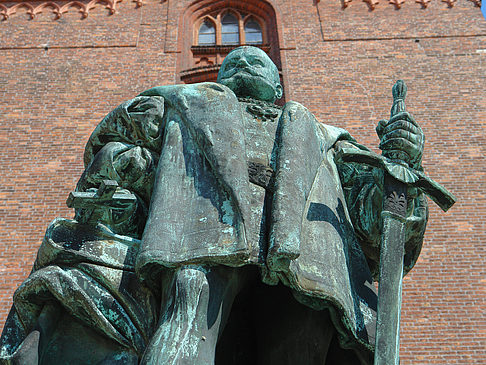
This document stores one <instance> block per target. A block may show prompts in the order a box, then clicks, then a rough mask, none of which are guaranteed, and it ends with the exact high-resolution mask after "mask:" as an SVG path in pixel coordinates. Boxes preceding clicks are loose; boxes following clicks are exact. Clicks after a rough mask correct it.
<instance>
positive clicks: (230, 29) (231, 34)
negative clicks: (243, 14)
mask: <svg viewBox="0 0 486 365" xmlns="http://www.w3.org/2000/svg"><path fill="white" fill-rule="evenodd" d="M221 43H222V44H239V43H240V29H239V26H238V19H237V18H236V17H235V16H234V15H233V14H231V13H227V14H225V15H224V16H223V19H222V21H221Z"/></svg>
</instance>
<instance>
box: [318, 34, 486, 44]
mask: <svg viewBox="0 0 486 365" xmlns="http://www.w3.org/2000/svg"><path fill="white" fill-rule="evenodd" d="M472 37H486V34H464V35H432V36H417V37H411V36H407V37H373V38H336V39H323V40H322V42H361V41H392V40H395V39H398V40H402V39H403V40H408V39H444V38H472Z"/></svg>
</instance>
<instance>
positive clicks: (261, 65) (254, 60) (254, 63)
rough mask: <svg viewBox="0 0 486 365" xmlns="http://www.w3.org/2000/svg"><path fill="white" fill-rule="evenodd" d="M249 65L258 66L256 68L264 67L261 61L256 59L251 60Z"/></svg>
mask: <svg viewBox="0 0 486 365" xmlns="http://www.w3.org/2000/svg"><path fill="white" fill-rule="evenodd" d="M251 64H252V65H253V66H258V67H263V66H265V65H264V64H263V61H261V60H259V59H258V58H255V59H253V60H252V61H251Z"/></svg>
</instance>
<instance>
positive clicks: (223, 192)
mask: <svg viewBox="0 0 486 365" xmlns="http://www.w3.org/2000/svg"><path fill="white" fill-rule="evenodd" d="M147 99H148V102H147ZM150 101H152V104H151V102H150ZM154 105H155V107H154ZM244 112H245V111H244V109H243V106H242V103H240V102H239V101H238V99H237V98H236V96H235V94H234V93H233V92H232V91H231V90H230V89H228V88H227V87H225V86H223V85H220V84H215V83H202V84H194V85H176V86H164V87H156V88H153V89H150V90H147V91H146V92H144V93H142V94H141V95H140V96H138V97H137V98H135V99H133V100H131V101H129V102H126V103H123V104H122V105H121V106H119V107H118V108H117V109H115V110H114V111H113V112H112V113H110V114H109V115H108V116H107V117H106V118H105V119H104V120H103V121H102V122H101V123H100V125H99V126H98V127H97V128H96V130H95V131H94V132H93V134H92V136H91V137H90V140H89V142H88V144H87V147H86V151H85V163H86V165H87V171H89V168H90V166H92V165H93V164H94V161H95V160H96V156H97V154H98V156H100V155H101V154H102V153H100V151H102V150H103V148H110V147H109V146H108V144H110V143H112V142H113V143H115V144H118V145H116V146H115V147H113V149H112V150H113V151H115V150H121V149H125V148H126V149H133V150H134V149H137V151H142V152H143V153H144V154H145V155H151V156H153V160H154V161H155V163H157V165H156V166H157V167H156V174H155V178H153V171H151V172H150V174H149V173H146V174H141V176H140V177H139V176H135V177H131V178H130V181H131V183H124V182H123V181H121V180H120V181H119V183H120V185H121V186H122V187H123V188H125V189H128V190H131V191H134V192H135V193H136V194H137V196H138V197H139V198H141V199H142V200H144V199H145V201H144V203H145V204H147V203H149V202H148V201H146V200H147V199H150V208H149V212H148V218H147V221H146V224H145V229H144V232H143V236H142V237H141V242H140V248H138V243H137V250H138V253H134V254H131V255H130V260H132V259H133V260H134V261H135V265H134V268H135V272H136V274H137V276H138V279H139V280H140V281H142V282H143V283H144V284H145V285H146V286H147V287H149V288H151V289H152V290H153V291H154V292H157V290H159V289H160V283H161V281H162V276H163V275H164V273H165V272H166V271H167V270H171V269H174V268H177V267H180V266H181V265H184V264H198V265H199V264H200V265H226V266H233V267H240V266H244V265H257V266H259V267H260V268H261V272H262V280H263V281H264V282H266V283H267V284H270V285H275V284H277V283H278V282H279V281H280V282H282V283H283V284H284V285H287V286H288V287H289V288H291V290H292V292H293V294H294V296H295V298H296V299H297V300H299V301H300V302H302V303H303V304H305V305H308V306H310V307H312V308H314V309H317V310H322V309H329V311H330V313H331V316H332V318H333V323H334V326H335V327H336V329H337V330H338V332H339V335H340V336H339V340H340V344H341V346H342V347H343V348H353V349H355V350H356V351H357V352H358V353H359V354H360V359H361V361H362V362H363V363H364V364H367V363H369V362H370V361H371V359H372V352H373V347H374V328H375V317H376V304H377V303H376V300H377V299H376V293H375V289H374V286H373V284H372V282H373V277H372V272H371V271H370V268H371V269H372V271H373V274H374V275H375V277H376V270H375V269H376V262H377V257H379V254H378V246H379V224H380V220H379V216H380V211H381V192H380V191H379V189H378V188H377V186H376V184H375V183H374V181H373V174H372V173H371V171H370V170H369V169H367V168H362V167H360V166H354V165H353V164H346V165H336V163H335V161H334V154H335V151H336V149H337V148H339V145H342V144H346V146H347V147H349V146H351V147H353V148H364V147H362V146H360V145H358V144H357V143H356V142H355V141H354V140H353V139H352V137H351V136H350V135H349V134H348V133H347V132H346V131H344V130H342V129H339V128H335V127H331V126H327V125H324V124H320V123H318V122H317V121H316V119H315V118H314V116H313V115H312V114H311V113H310V112H309V111H308V110H307V109H306V108H305V107H303V106H302V105H300V104H298V103H295V102H289V103H287V104H286V105H285V106H284V107H283V110H282V112H281V115H280V118H279V119H278V124H276V127H275V131H276V134H275V136H274V138H273V139H272V144H273V146H271V148H272V147H273V151H272V153H271V161H270V167H271V168H272V169H273V170H274V174H273V176H272V179H271V181H270V184H269V186H268V187H267V189H266V192H265V190H262V191H263V193H261V194H260V195H258V194H257V195H256V196H257V197H258V199H255V193H254V192H255V191H256V190H255V189H256V187H255V186H253V185H252V183H250V181H249V180H250V177H249V172H248V155H249V154H248V151H247V143H246V139H247V138H249V137H248V135H247V133H246V131H245V125H244V123H243V120H244V115H243V114H244ZM120 143H121V144H123V146H125V147H123V148H121V147H120V145H119V144H120ZM113 145H114V144H113ZM110 151H111V150H110ZM103 153H104V154H105V155H110V153H106V151H105V152H103ZM137 153H138V152H137ZM113 154H114V152H113V153H111V157H110V158H111V159H113V158H114V157H113ZM110 163H111V162H110ZM100 165H101V164H100ZM108 170H110V169H108ZM113 170H114V169H113V168H111V170H110V171H108V172H103V173H100V176H101V175H103V174H105V175H107V176H109V178H113V179H115V180H117V179H121V178H120V174H117V173H114V172H113ZM100 178H101V177H100ZM105 178H106V177H105ZM85 180H87V178H86V179H85ZM152 180H153V188H152V186H151V181H152ZM133 181H136V182H137V187H136V188H134V187H131V186H130V184H132V185H133ZM149 182H150V183H149ZM85 185H86V184H85ZM85 185H83V184H82V183H80V184H79V185H78V188H79V187H81V188H83V189H84V188H86V186H87V185H86V186H85ZM93 186H94V185H93ZM150 189H151V192H150ZM261 189H263V188H261ZM262 197H263V198H262ZM414 199H415V200H414V204H411V206H415V210H413V211H411V212H410V214H409V219H408V220H409V229H408V232H409V233H408V236H407V245H406V256H405V268H406V270H407V271H408V270H410V269H411V267H412V266H413V264H414V263H415V260H416V259H417V257H418V254H419V252H420V247H421V244H422V238H423V233H424V230H425V221H426V203H425V199H424V198H423V196H418V197H415V198H414ZM264 205H265V206H264ZM348 208H349V209H350V210H349V211H348ZM424 212H425V213H424ZM353 224H354V226H353ZM120 226H123V225H120ZM411 232H414V233H411ZM117 233H118V236H117V235H115V236H117V237H119V238H120V235H123V232H117ZM46 237H47V235H46ZM139 238H140V237H139ZM122 241H123V239H122ZM137 242H138V241H137ZM100 244H103V243H102V240H101V239H100ZM365 253H366V255H365ZM74 257H77V258H78V261H79V263H78V264H80V263H84V262H86V261H89V260H86V259H85V258H83V257H81V256H80V254H74ZM38 260H39V258H38ZM107 260H108V261H107V262H108V266H109V263H110V260H109V259H108V258H107ZM58 262H59V259H57V258H52V260H51V261H46V262H45V264H44V267H47V268H49V267H51V266H49V265H58ZM130 263H133V262H132V261H130ZM104 265H105V266H106V265H107V264H106V262H105V263H104ZM121 269H122V270H125V271H123V272H131V270H133V266H130V267H125V268H121ZM85 271H86V270H85ZM86 272H87V274H86V275H88V276H89V275H91V274H90V273H89V272H88V271H86ZM34 274H35V272H34ZM28 280H29V279H28ZM28 280H27V281H28ZM105 282H106V280H105ZM102 285H105V287H107V286H109V285H106V284H102ZM80 290H81V291H82V289H80ZM19 291H24V294H23V297H25V298H27V297H28V295H27V294H28V290H27V289H26V286H25V285H24V286H23V289H22V287H21V288H20V289H19ZM108 292H109V290H108ZM26 293H27V294H26ZM111 295H114V294H111ZM19 297H20V296H19ZM58 299H59V298H58ZM149 299H150V298H149ZM149 299H147V300H149ZM59 300H61V299H59ZM150 300H152V299H150ZM147 303H148V302H147ZM23 308H24V309H25V311H26V312H29V310H30V309H29V308H27V307H25V306H24V307H23ZM17 310H18V308H17ZM101 312H102V311H101ZM35 313H37V312H35V311H34V312H32V311H31V313H30V314H28V315H30V316H35ZM149 313H150V314H152V310H151V309H150V310H149ZM74 315H76V314H74ZM96 315H98V316H101V317H102V318H101V322H102V323H106V321H105V319H106V317H109V316H106V315H105V314H103V313H99V312H96ZM78 317H79V316H78ZM132 317H133V316H132ZM107 320H108V322H109V323H112V322H113V320H112V319H111V318H108V319H107ZM122 322H123V321H122ZM129 322H130V321H128V322H127V321H125V322H123V323H129ZM149 322H150V323H148V324H145V327H144V328H147V330H144V331H142V332H143V334H148V333H149V332H150V330H149V329H148V328H153V326H154V325H155V323H156V318H155V317H154V318H150V320H149ZM116 325H118V327H116ZM93 326H94V325H93ZM111 327H113V323H112V325H111ZM111 327H110V326H109V325H107V326H106V328H108V329H101V332H103V333H105V334H107V335H108V336H110V333H109V331H110V330H111V329H110V328H111ZM114 327H116V328H123V326H122V325H120V324H116V323H115V326H114ZM125 328H129V327H126V326H125ZM121 332H123V331H121ZM123 333H124V332H123ZM127 333H128V332H127ZM111 336H112V338H113V336H115V337H116V336H118V334H111ZM127 336H128V335H127ZM127 336H122V337H121V338H119V339H118V340H117V341H118V342H120V343H128V345H127V346H128V347H130V348H133V349H134V350H135V351H136V352H138V353H140V347H141V345H140V344H142V343H143V342H144V341H145V339H144V341H138V340H137V341H138V342H137V343H135V342H134V341H135V340H133V339H131V338H128V337H127ZM115 340H116V339H115ZM127 341H128V342H127Z"/></svg>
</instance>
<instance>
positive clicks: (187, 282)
mask: <svg viewBox="0 0 486 365" xmlns="http://www.w3.org/2000/svg"><path fill="white" fill-rule="evenodd" d="M174 276H175V277H174V284H175V286H176V290H177V292H178V295H191V294H194V293H199V292H201V291H204V290H205V289H208V288H209V282H208V278H207V271H206V270H204V269H203V268H200V267H192V266H191V267H182V268H180V269H179V270H177V271H176V273H175V274H174Z"/></svg>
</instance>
